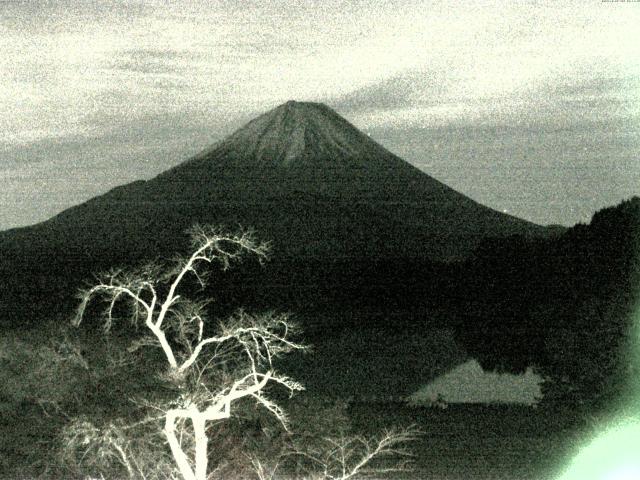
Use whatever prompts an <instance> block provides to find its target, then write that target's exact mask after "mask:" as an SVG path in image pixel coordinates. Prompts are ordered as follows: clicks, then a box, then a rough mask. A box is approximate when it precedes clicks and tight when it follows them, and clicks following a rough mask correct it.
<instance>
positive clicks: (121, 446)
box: [67, 226, 303, 480]
mask: <svg viewBox="0 0 640 480" xmlns="http://www.w3.org/2000/svg"><path fill="white" fill-rule="evenodd" d="M190 234H191V238H192V252H193V253H192V254H191V255H190V256H189V257H184V258H179V259H177V260H176V262H175V264H174V265H172V266H170V267H168V266H163V265H161V264H158V263H150V264H147V265H145V266H143V267H141V268H138V269H135V270H122V269H120V270H113V271H111V272H108V273H107V274H104V275H101V276H99V277H98V281H97V283H96V284H95V285H93V286H91V287H90V288H88V289H85V290H83V291H82V292H81V293H80V299H81V303H80V306H79V308H78V311H77V314H76V317H75V319H74V323H75V325H79V324H80V323H81V321H82V319H83V317H84V315H85V311H86V309H87V306H88V304H89V302H90V301H91V300H92V299H94V298H95V297H99V298H101V299H102V300H103V301H105V302H106V305H107V308H106V310H105V312H104V317H103V320H104V323H103V328H104V331H105V332H109V331H110V329H111V328H112V326H113V322H114V319H115V312H116V311H117V310H118V308H121V303H123V302H124V303H125V304H126V305H128V306H129V307H130V310H129V314H128V317H129V319H130V320H131V321H132V322H133V323H135V324H136V325H141V326H143V327H145V328H144V330H145V332H146V333H145V334H144V335H143V336H142V337H141V338H139V339H137V340H136V341H135V342H134V344H133V345H131V347H130V351H135V350H137V349H139V348H141V347H148V346H154V347H159V348H160V349H161V351H162V354H163V358H164V360H165V366H166V370H165V371H164V373H163V378H164V379H165V380H168V381H170V382H172V383H173V384H174V385H176V386H177V392H178V394H177V398H174V399H173V400H172V401H170V402H168V403H164V404H153V403H152V402H149V403H148V405H147V406H149V407H151V409H152V410H155V411H157V412H159V414H158V415H156V416H155V417H154V416H150V417H149V418H148V419H143V420H142V421H141V422H139V423H141V424H145V422H146V423H148V422H152V421H154V420H157V419H158V418H159V417H161V418H162V419H163V420H164V426H163V434H164V437H165V438H166V441H167V442H168V444H169V447H170V450H171V455H172V458H173V460H174V462H175V465H176V466H177V469H178V471H179V473H180V475H181V476H182V477H183V478H184V479H185V480H205V479H206V478H207V476H208V436H207V429H208V428H209V427H210V426H211V424H212V422H215V421H218V420H223V419H228V418H229V417H230V416H231V415H232V412H233V408H234V404H236V402H237V401H239V400H240V399H243V398H252V399H254V400H255V401H256V402H258V404H260V405H262V406H263V407H265V408H266V409H267V410H268V411H269V412H270V413H271V414H272V415H274V416H275V417H276V418H277V419H278V420H279V421H280V422H281V423H282V425H283V426H284V428H285V429H286V428H287V417H286V415H285V412H284V411H283V410H282V409H281V408H280V407H279V406H278V404H277V403H275V402H274V401H272V400H271V399H269V398H268V396H267V395H266V387H267V385H268V384H279V385H281V386H283V387H284V388H285V389H287V390H288V391H289V392H291V393H293V392H294V391H296V390H302V386H301V385H300V384H299V383H297V382H295V381H293V380H291V379H290V378H288V377H286V376H284V375H281V374H279V373H277V372H276V371H275V370H274V368H273V360H274V358H276V357H278V356H280V355H282V354H284V353H286V352H290V351H292V350H298V349H302V348H303V346H302V345H301V344H299V343H296V342H295V341H293V340H292V335H293V334H295V333H296V332H297V329H296V328H295V325H294V324H293V323H292V322H291V321H290V319H289V318H288V316H287V315H283V314H274V313H267V314H263V315H253V314H250V313H248V312H245V311H243V310H240V311H238V312H236V313H235V314H234V315H232V316H230V317H229V318H227V319H226V320H223V321H221V322H219V323H218V324H217V325H215V328H212V326H211V325H209V324H208V322H207V303H206V302H199V301H194V300H190V299H188V298H185V297H183V296H182V294H181V287H184V284H185V283H186V282H185V280H186V278H187V277H192V279H195V281H196V282H198V283H199V284H200V285H201V286H202V287H203V288H204V286H205V285H206V282H207V278H208V271H207V270H205V268H203V267H206V266H210V265H211V264H213V263H217V264H219V266H220V267H221V268H222V269H227V268H229V267H230V265H231V264H232V263H233V262H235V261H238V260H240V259H241V257H242V256H243V255H246V254H250V255H254V256H255V257H257V258H258V260H260V261H262V260H264V259H266V257H267V253H268V245H267V244H265V243H260V242H258V241H256V239H255V238H254V236H253V235H252V234H251V233H250V232H242V233H240V234H237V235H226V234H224V233H222V232H220V231H219V230H216V229H214V228H211V227H200V226H196V227H194V228H193V229H192V230H191V231H190ZM230 365H233V368H231V367H230ZM187 423H189V424H190V429H189V430H188V432H190V433H191V435H190V437H191V438H190V439H187V438H185V432H187V430H186V424H187ZM75 427H76V428H74V429H71V431H70V432H69V434H68V436H67V438H68V443H69V444H70V445H74V446H78V445H87V448H88V446H89V445H95V444H96V443H98V444H100V445H101V446H102V447H101V448H103V450H101V452H102V454H103V455H106V453H105V452H111V455H112V456H113V457H114V458H115V459H116V460H117V461H118V462H119V463H120V464H121V465H123V466H124V467H125V468H126V470H127V472H128V473H129V475H130V476H132V477H133V476H135V472H136V465H135V462H134V461H133V460H132V459H130V458H129V456H128V453H127V451H128V450H127V444H126V441H125V436H124V435H122V434H121V432H123V431H125V430H126V429H128V428H130V427H131V426H122V425H120V426H118V425H114V424H111V425H109V426H108V427H107V428H106V429H103V430H102V431H101V432H97V431H96V430H95V429H94V428H93V427H92V425H91V424H90V423H87V422H86V421H80V422H77V423H76V425H75ZM116 427H117V428H116ZM191 450H193V451H191ZM85 454H86V451H85Z"/></svg>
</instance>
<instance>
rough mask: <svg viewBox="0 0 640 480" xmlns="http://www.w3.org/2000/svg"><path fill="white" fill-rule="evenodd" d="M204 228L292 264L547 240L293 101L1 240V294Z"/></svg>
mask: <svg viewBox="0 0 640 480" xmlns="http://www.w3.org/2000/svg"><path fill="white" fill-rule="evenodd" d="M195 222H199V223H213V224H218V225H225V226H226V227H227V228H229V229H235V228H237V227H238V226H244V227H253V228H255V229H256V230H257V231H258V232H259V235H260V237H261V238H264V239H267V240H271V241H272V242H273V245H274V257H275V258H276V259H279V260H281V261H282V262H285V263H286V262H300V261H301V259H304V258H308V259H311V258H315V259H328V258H358V259H380V258H389V259H392V258H406V259H411V258H416V259H423V260H427V259H439V260H443V259H444V260H447V259H456V258H463V257H465V256H467V255H468V254H469V253H470V251H471V250H472V249H473V248H474V247H475V246H476V245H477V244H478V242H479V241H480V240H481V239H482V238H485V237H505V236H508V235H512V234H522V235H533V236H536V235H545V234H546V232H547V231H546V229H545V228H544V227H540V226H537V225H534V224H531V223H528V222H525V221H523V220H520V219H517V218H515V217H511V216H508V215H504V214H501V213H498V212H496V211H494V210H491V209H489V208H487V207H484V206H482V205H480V204H478V203H476V202H474V201H472V200H471V199H469V198H467V197H465V196H464V195H462V194H460V193H458V192H456V191H454V190H452V189H450V188H449V187H447V186H446V185H444V184H442V183H440V182H438V181H437V180H435V179H433V178H431V177H429V176H428V175H426V174H424V173H422V172H421V171H419V170H418V169H416V168H415V167H413V166H411V165H409V164H408V163H407V162H405V161H404V160H402V159H400V158H398V157H397V156H395V155H393V154H392V153H390V152H389V151H387V150H386V149H385V148H383V147H382V146H380V145H379V144H377V143H376V142H374V141H372V140H371V139H370V138H369V137H368V136H367V135H365V134H363V133H362V132H360V131H359V130H357V129H356V128H355V127H354V126H353V125H351V124H350V123H349V122H347V121H346V120H345V119H344V118H342V117H340V116H339V115H338V114H337V113H336V112H334V111H333V110H331V109H330V108H328V107H326V106H325V105H322V104H315V103H298V102H287V103H286V104H283V105H281V106H279V107H277V108H275V109H274V110H271V111H269V112H267V113H265V114H263V115H262V116H260V117H258V118H256V119H255V120H253V121H251V122H249V123H248V124H247V125H246V126H244V127H243V128H241V129H239V130H238V131H237V132H235V133H234V134H232V135H231V136H229V137H228V138H226V139H225V140H223V141H222V142H220V143H218V144H217V145H215V146H214V147H213V148H211V149H209V150H206V151H204V152H202V153H201V154H199V155H197V156H195V157H194V158H192V159H190V160H188V161H186V162H184V163H183V164H181V165H178V166H177V167H175V168H173V169H171V170H168V171H166V172H164V173H162V174H160V175H159V176H157V177H156V178H154V179H152V180H149V181H138V182H134V183H131V184H128V185H125V186H122V187H118V188H116V189H113V190H111V191H110V192H108V193H106V194H105V195H102V196H100V197H97V198H94V199H92V200H90V201H88V202H86V203H83V204H82V205H79V206H77V207H73V208H70V209H68V210H66V211H64V212H63V213H61V214H59V215H57V216H55V217H53V218H52V219H50V220H48V221H46V222H43V223H41V224H38V225H35V226H32V227H27V228H22V229H15V230H11V231H7V232H2V233H0V269H1V270H2V272H0V273H4V274H5V275H7V276H9V277H10V278H13V281H12V282H8V283H9V285H7V284H5V285H4V287H3V288H4V290H6V291H5V293H4V294H2V295H3V296H4V297H5V299H6V298H7V296H9V297H11V296H13V297H15V296H16V295H17V294H18V293H17V292H16V289H18V290H20V293H19V294H20V295H27V294H28V292H29V289H30V288H33V289H35V290H37V291H40V290H39V289H42V288H45V291H46V289H47V288H49V287H48V286H47V285H48V283H49V282H50V281H51V280H47V278H56V279H59V278H64V279H65V281H68V282H70V283H71V284H72V285H75V284H77V282H78V280H79V279H80V278H82V277H85V276H86V275H88V274H89V273H91V272H94V271H96V270H101V269H104V268H108V267H111V266H114V265H118V264H122V263H128V262H134V261H142V260H144V259H149V258H154V257H158V256H170V255H172V254H174V253H175V252H176V251H183V250H184V247H185V242H184V241H185V239H184V235H183V232H184V230H185V229H186V228H188V227H189V226H190V225H192V224H193V223H195ZM287 259H289V260H287ZM5 278H6V277H5ZM34 279H36V280H35V281H34ZM56 282H57V283H59V280H56ZM24 285H28V287H26V289H25V287H24ZM7 289H8V290H7ZM1 293H2V292H0V294H1Z"/></svg>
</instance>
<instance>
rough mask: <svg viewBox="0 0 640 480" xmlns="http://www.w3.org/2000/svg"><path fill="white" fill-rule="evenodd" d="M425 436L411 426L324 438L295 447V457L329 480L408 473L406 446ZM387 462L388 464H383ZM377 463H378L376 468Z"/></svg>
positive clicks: (408, 464) (409, 457) (409, 454)
mask: <svg viewBox="0 0 640 480" xmlns="http://www.w3.org/2000/svg"><path fill="white" fill-rule="evenodd" d="M421 434H422V432H421V431H420V430H418V429H417V428H416V427H414V426H409V427H406V428H398V429H388V430H385V431H384V432H382V434H380V435H378V436H374V437H365V436H361V435H340V436H332V437H323V438H321V439H319V440H320V442H316V443H315V444H309V443H307V442H303V443H299V444H298V445H297V446H295V447H294V449H293V455H295V456H301V457H304V458H306V459H307V460H309V461H310V463H311V468H310V471H311V472H313V473H315V478H318V477H319V478H322V479H325V480H349V479H355V478H363V477H367V476H371V475H375V476H378V475H383V474H388V473H391V472H406V471H408V470H410V460H411V457H412V454H411V452H410V451H409V450H408V448H407V446H406V445H407V443H410V442H413V441H415V440H417V438H418V437H419V436H420V435H421ZM385 461H386V464H385V463H380V462H385ZM376 462H378V464H377V465H374V463H376ZM254 466H256V465H255V463H254ZM259 466H260V467H262V466H261V465H259ZM261 478H262V477H261Z"/></svg>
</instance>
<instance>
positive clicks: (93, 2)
mask: <svg viewBox="0 0 640 480" xmlns="http://www.w3.org/2000/svg"><path fill="white" fill-rule="evenodd" d="M639 25H640V2H635V3H633V2H612V1H609V2H606V1H605V2H601V1H600V0H597V1H589V0H580V1H576V2H572V1H567V0H564V1H561V2H555V1H554V2H541V1H532V2H524V1H522V2H511V1H506V0H505V1H503V2H485V1H483V2H480V1H456V2H451V1H448V2H432V1H409V0H405V1H396V2H394V1H374V0H371V1H351V2H346V1H345V2H338V1H335V0H323V1H322V2H320V1H319V0H318V1H312V0H308V1H291V0H286V1H261V2H257V1H256V2H250V1H246V0H237V1H213V0H212V1H207V2H205V1H196V0H191V1H186V0H182V1H180V2H167V1H159V0H158V1H152V0H149V1H141V0H140V1H134V0H121V1H117V2H116V1H107V0H84V1H82V2H80V1H77V0H60V1H56V0H49V1H45V0H24V1H14V0H0V79H1V80H0V132H1V133H0V182H2V188H1V189H0V229H6V228H10V227H15V226H21V225H27V224H32V223H35V222H38V221H41V220H44V219H46V218H49V217H50V216H52V215H54V214H55V213H57V212H59V211H61V210H62V209H64V208H67V207H69V206H72V205H75V204H78V203H81V202H82V201H84V200H86V199H88V198H90V197H92V196H95V195H97V194H100V193H103V192H105V191H106V190H108V189H109V188H112V187H114V186H116V185H119V184H123V183H127V182H129V181H133V180H136V179H141V178H142V179H144V178H151V177H153V176H155V175H157V174H158V173H160V172H161V171H163V170H165V169H167V168H168V167H170V166H173V165H176V164H178V163H180V162H181V161H184V160H185V159H186V158H187V157H188V156H190V155H192V154H193V153H195V152H197V151H199V150H202V149H203V148H205V147H206V146H207V145H209V144H211V143H213V142H215V141H216V140H218V139H220V138H222V137H223V136H224V135H226V134H228V133H230V132H231V131H233V130H234V129H235V128H237V127H239V126H240V125H241V124H242V123H243V122H244V121H246V120H248V119H250V118H251V117H253V116H255V115H256V114H257V113H260V112H263V111H266V110H268V109H270V108H272V107H274V106H276V105H278V104H280V103H282V102H284V101H286V100H288V99H296V100H313V101H321V102H325V103H327V104H329V105H330V106H332V107H333V108H335V109H336V110H337V111H338V113H340V114H342V115H344V116H345V117H346V118H348V119H349V120H350V121H352V122H353V123H354V124H355V125H356V126H357V127H359V128H361V129H362V130H364V131H366V132H368V133H370V134H371V136H372V138H374V139H376V140H378V141H379V142H381V143H382V144H383V145H385V146H386V147H387V148H388V149H390V150H391V151H393V152H394V153H397V154H399V155H400V156H401V157H403V158H405V159H406V160H408V161H410V162H411V163H413V164H415V165H416V166H418V167H419V168H421V169H422V170H423V171H425V172H426V173H428V174H430V175H432V176H433V177H435V178H437V179H439V180H441V181H443V182H445V183H447V184H448V185H450V186H451V187H453V188H455V189H457V190H459V191H460V192H462V193H464V194H466V195H468V196H470V197H472V198H473V199H475V200H477V201H479V202H481V203H484V204H486V205H488V206H490V207H493V208H495V209H498V210H501V211H508V212H509V213H512V214H514V215H517V216H520V217H522V218H525V219H528V220H532V221H534V222H537V223H542V224H549V223H562V224H565V225H572V224H574V223H576V222H578V221H583V222H586V221H588V220H589V218H590V217H591V215H592V213H593V212H594V211H595V210H597V209H599V208H602V207H604V206H608V205H611V204H615V203H617V202H619V201H620V200H622V199H624V198H628V197H629V196H631V195H633V194H636V195H639V194H640V155H639V152H640V148H639V147H640V28H639Z"/></svg>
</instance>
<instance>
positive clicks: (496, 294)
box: [456, 197, 640, 403]
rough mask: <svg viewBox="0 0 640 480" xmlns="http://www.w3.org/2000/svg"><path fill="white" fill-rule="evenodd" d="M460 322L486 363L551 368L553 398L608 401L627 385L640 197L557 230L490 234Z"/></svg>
mask: <svg viewBox="0 0 640 480" xmlns="http://www.w3.org/2000/svg"><path fill="white" fill-rule="evenodd" d="M465 270H466V272H467V275H465V277H464V278H461V279H460V283H459V284H458V286H459V288H460V291H461V292H462V297H463V298H461V305H463V307H462V310H465V311H466V312H467V314H466V315H465V314H464V313H460V317H459V318H461V321H460V322H459V323H458V325H457V328H456V331H457V333H458V336H459V338H460V339H461V340H462V341H463V343H464V345H465V347H466V348H467V350H468V351H469V353H470V354H471V355H472V356H476V357H477V358H478V359H479V360H480V362H481V363H482V365H483V367H485V368H488V369H496V370H508V371H519V370H520V371H521V370H523V369H524V368H526V367H527V366H528V365H536V367H537V368H538V369H539V371H540V372H541V373H542V374H544V375H545V376H549V377H550V381H548V382H547V383H546V384H545V392H544V393H545V395H546V397H547V400H552V399H554V400H560V399H562V400H569V401H585V402H588V403H591V402H593V401H596V400H597V401H599V402H601V403H607V402H608V401H609V400H611V397H612V396H615V395H617V394H619V393H620V392H621V391H622V390H624V386H625V385H626V384H627V382H628V381H629V380H630V379H629V378H628V375H627V374H628V372H629V362H630V358H631V357H630V348H631V347H630V342H631V340H632V339H631V338H630V335H631V328H632V322H633V319H634V307H635V306H636V305H637V300H638V293H639V290H640V288H639V287H640V281H639V280H640V278H639V272H640V198H638V197H635V198H633V199H631V200H628V201H624V202H622V203H621V204H619V205H617V206H615V207H611V208H605V209H603V210H601V211H599V212H597V213H596V214H595V215H594V216H593V219H592V221H591V223H590V224H589V225H583V224H578V225H576V226H575V227H573V228H571V229H569V230H567V231H566V232H565V233H564V234H563V235H561V236H559V237H557V238H551V239H524V238H522V237H514V238H511V239H507V240H493V241H485V242H484V243H483V245H482V246H481V247H480V248H478V249H477V250H476V255H475V258H474V259H473V260H469V261H468V262H466V263H465Z"/></svg>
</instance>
